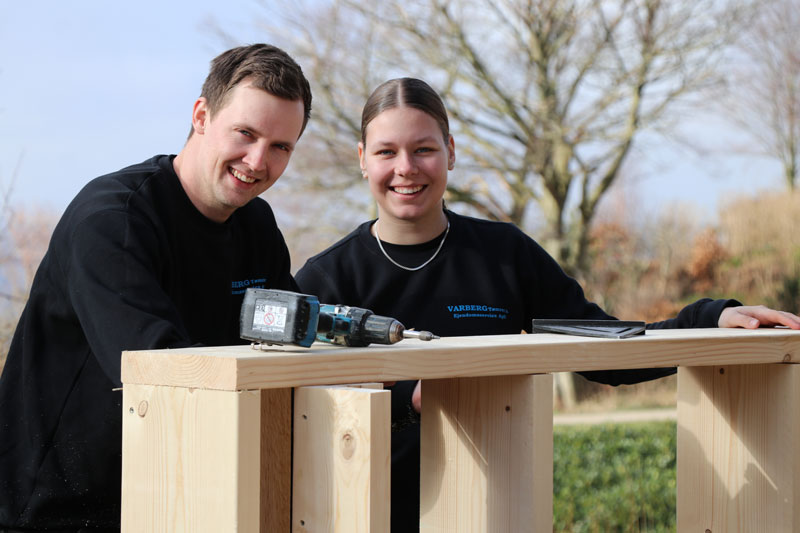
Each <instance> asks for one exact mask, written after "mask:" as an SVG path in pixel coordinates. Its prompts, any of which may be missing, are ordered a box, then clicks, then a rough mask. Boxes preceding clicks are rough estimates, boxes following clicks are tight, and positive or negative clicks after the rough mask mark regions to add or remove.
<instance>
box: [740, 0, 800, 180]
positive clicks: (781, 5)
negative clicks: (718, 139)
mask: <svg viewBox="0 0 800 533" xmlns="http://www.w3.org/2000/svg"><path fill="white" fill-rule="evenodd" d="M799 27H800V5H798V3H797V0H772V1H770V2H763V3H761V4H760V7H759V9H758V10H756V11H754V13H753V17H752V19H751V22H750V24H749V25H748V26H747V27H746V29H745V31H744V32H743V33H742V38H741V40H740V41H739V43H738V47H737V50H736V52H737V53H736V55H735V57H733V58H732V60H731V65H732V68H731V71H732V72H733V76H732V80H731V81H732V83H731V96H732V98H731V100H730V101H729V102H728V106H727V109H726V115H728V116H730V117H733V118H734V119H735V120H736V121H737V122H738V123H739V125H740V126H742V127H743V128H744V130H745V131H747V132H748V133H749V134H750V135H751V137H752V138H753V139H755V140H756V141H757V142H758V144H759V145H760V147H761V149H762V150H763V151H764V152H765V153H766V154H767V155H768V156H770V157H774V158H776V159H777V160H778V161H780V163H781V167H782V171H783V177H784V180H785V183H786V185H787V186H788V188H789V189H790V190H791V189H795V188H796V187H797V186H798V184H800V42H798V39H797V32H798V28H799Z"/></svg>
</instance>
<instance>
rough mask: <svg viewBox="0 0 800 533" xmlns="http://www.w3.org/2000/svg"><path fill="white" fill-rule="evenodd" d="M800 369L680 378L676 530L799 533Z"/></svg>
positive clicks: (732, 368)
mask: <svg viewBox="0 0 800 533" xmlns="http://www.w3.org/2000/svg"><path fill="white" fill-rule="evenodd" d="M799 450H800V366H798V365H781V364H772V365H747V366H745V365H726V366H717V367H703V368H681V369H680V370H679V372H678V472H677V475H678V480H677V481H678V524H677V528H678V531H700V532H711V533H723V532H724V533H737V532H748V531H795V532H797V531H800V456H798V451H799Z"/></svg>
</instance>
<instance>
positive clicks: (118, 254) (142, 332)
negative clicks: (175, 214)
mask: <svg viewBox="0 0 800 533" xmlns="http://www.w3.org/2000/svg"><path fill="white" fill-rule="evenodd" d="M68 246H69V250H68V252H67V254H68V255H67V258H68V261H67V265H66V268H65V275H66V280H67V291H68V297H69V300H70V302H71V305H72V307H73V309H74V311H75V313H76V315H77V318H78V321H79V323H80V326H81V329H82V330H83V334H84V335H85V337H86V341H87V343H88V344H89V348H90V349H91V351H92V353H93V354H94V356H95V357H96V358H97V359H98V362H99V363H100V366H101V367H102V369H103V371H104V372H105V373H106V375H107V376H108V377H109V379H111V381H112V382H114V383H117V384H119V383H120V354H121V353H122V351H123V350H136V349H151V348H177V347H185V346H189V345H191V342H190V339H189V335H188V333H187V331H186V328H185V326H184V325H183V322H182V320H181V318H180V315H179V313H178V310H177V309H176V307H175V306H174V304H173V303H172V300H171V299H170V298H169V296H168V295H167V294H166V293H165V291H164V289H163V288H162V280H160V279H159V274H158V273H159V272H160V270H161V268H160V266H161V261H163V260H164V259H162V258H163V257H164V256H166V251H165V250H163V249H161V247H160V245H159V240H158V237H157V232H156V230H155V228H153V227H152V225H151V223H149V222H148V221H145V220H142V219H137V218H136V217H134V216H132V215H130V214H128V213H125V212H122V211H103V212H99V213H94V214H92V215H90V217H88V218H86V219H84V220H83V221H81V222H80V223H78V225H77V226H76V227H75V229H74V230H73V232H72V235H71V239H70V242H69V244H68Z"/></svg>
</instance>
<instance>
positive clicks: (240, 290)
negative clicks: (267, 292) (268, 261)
mask: <svg viewBox="0 0 800 533" xmlns="http://www.w3.org/2000/svg"><path fill="white" fill-rule="evenodd" d="M266 283H267V279H266V278H257V279H243V280H242V281H232V282H231V295H236V294H244V291H246V290H247V289H248V288H253V289H266Z"/></svg>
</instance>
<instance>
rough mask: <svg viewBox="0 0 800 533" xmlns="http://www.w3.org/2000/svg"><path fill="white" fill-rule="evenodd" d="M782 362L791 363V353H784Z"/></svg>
mask: <svg viewBox="0 0 800 533" xmlns="http://www.w3.org/2000/svg"><path fill="white" fill-rule="evenodd" d="M783 362H784V363H791V362H792V354H790V353H787V354H786V355H784V356H783Z"/></svg>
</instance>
